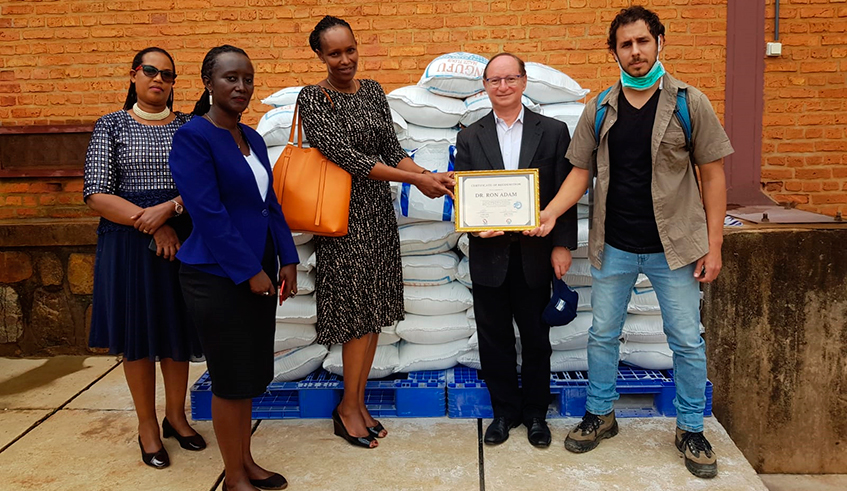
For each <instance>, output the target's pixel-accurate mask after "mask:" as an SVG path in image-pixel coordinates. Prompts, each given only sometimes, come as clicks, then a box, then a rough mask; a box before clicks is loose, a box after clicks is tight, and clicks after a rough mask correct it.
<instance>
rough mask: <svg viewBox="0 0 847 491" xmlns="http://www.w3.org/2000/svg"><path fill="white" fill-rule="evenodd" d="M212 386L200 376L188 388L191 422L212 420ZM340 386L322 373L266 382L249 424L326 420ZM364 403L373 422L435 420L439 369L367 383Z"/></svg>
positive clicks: (440, 399) (441, 401)
mask: <svg viewBox="0 0 847 491" xmlns="http://www.w3.org/2000/svg"><path fill="white" fill-rule="evenodd" d="M211 388H212V384H211V382H210V381H209V373H208V372H206V373H204V374H203V375H202V376H201V377H200V378H199V379H198V380H197V382H196V383H195V384H194V385H193V386H192V387H191V417H192V419H194V420H195V421H202V420H210V419H212V390H211ZM343 392H344V381H343V380H342V379H341V377H339V376H337V375H333V374H331V373H329V372H327V371H325V370H323V369H318V370H317V371H315V372H313V373H311V374H309V375H308V376H307V377H306V378H304V379H303V380H301V381H297V382H272V383H271V384H270V385H268V388H267V390H266V391H265V393H264V394H262V395H261V396H259V397H256V398H254V399H253V419H289V418H329V417H331V415H332V410H333V408H335V406H336V405H338V403H339V402H340V401H341V396H342V394H343ZM365 404H366V405H367V407H368V410H369V411H370V413H371V414H372V415H373V416H374V417H376V418H384V417H405V418H412V417H413V418H424V417H438V416H444V415H445V414H446V404H447V402H446V373H445V371H444V370H435V371H422V372H411V373H408V374H395V375H393V376H391V377H388V378H385V379H380V380H369V381H368V383H367V386H366V388H365Z"/></svg>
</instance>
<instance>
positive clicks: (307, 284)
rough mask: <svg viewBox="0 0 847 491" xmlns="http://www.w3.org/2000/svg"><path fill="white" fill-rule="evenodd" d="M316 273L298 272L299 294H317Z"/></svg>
mask: <svg viewBox="0 0 847 491" xmlns="http://www.w3.org/2000/svg"><path fill="white" fill-rule="evenodd" d="M315 276H316V275H315V272H314V271H309V272H306V271H298V272H297V294H298V295H309V294H312V293H314V292H315V281H316V278H315Z"/></svg>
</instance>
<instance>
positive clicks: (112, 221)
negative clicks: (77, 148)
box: [83, 48, 206, 469]
mask: <svg viewBox="0 0 847 491" xmlns="http://www.w3.org/2000/svg"><path fill="white" fill-rule="evenodd" d="M129 78H130V84H129V91H128V93H127V98H126V102H125V104H124V108H123V110H121V111H116V112H113V113H110V114H107V115H105V116H103V117H102V118H100V119H99V120H98V121H97V124H96V125H95V126H94V131H93V133H92V135H91V141H90V143H89V144H88V152H87V153H86V157H85V186H84V190H83V195H84V198H85V201H86V203H87V204H88V206H89V207H90V208H91V209H92V210H94V211H95V212H97V213H98V214H99V215H100V216H101V217H102V218H101V219H100V226H99V227H98V229H97V235H98V239H97V255H96V259H95V267H94V299H93V306H92V316H91V335H90V338H89V345H90V346H92V347H96V348H108V349H109V353H112V354H116V355H123V367H124V374H125V375H126V381H127V385H128V386H129V390H130V393H131V394H132V400H133V403H134V404H135V412H136V415H137V416H138V445H139V446H140V447H141V456H142V460H143V461H144V463H145V464H147V465H149V466H151V467H155V468H158V469H161V468H164V467H167V466H168V465H169V464H170V460H169V458H168V453H167V451H166V450H165V447H164V445H163V444H162V441H161V439H160V435H159V421H158V419H157V416H156V372H155V370H156V364H155V362H156V361H159V362H160V365H161V368H162V375H163V378H164V382H165V419H164V420H163V421H162V434H163V435H164V436H165V438H168V437H170V436H175V437H176V438H177V440H178V441H179V443H180V446H182V447H183V448H185V449H187V450H202V449H204V448H205V447H206V442H205V441H204V440H203V437H202V436H200V435H199V434H197V432H195V431H194V430H193V429H192V428H191V426H189V424H188V420H187V419H186V417H185V394H186V390H187V387H188V361H189V360H192V359H193V360H196V359H200V358H202V356H203V353H202V350H201V348H200V342H199V340H198V337H197V333H196V331H195V329H194V325H193V324H192V323H191V321H190V320H189V319H188V315H187V313H186V309H185V302H184V300H183V297H182V290H181V289H180V285H179V278H178V271H179V263H178V261H175V260H174V259H175V258H174V256H175V255H176V251H177V250H179V246H180V237H178V236H177V233H176V229H179V230H180V231H183V230H186V229H190V227H191V222H190V219H189V218H188V216H187V215H184V214H182V198H180V197H179V195H178V194H179V193H178V192H177V190H176V186H175V185H174V182H173V179H172V178H171V173H170V169H169V168H168V154H169V153H170V150H171V142H172V139H173V136H174V133H175V132H176V130H177V129H179V127H180V126H182V125H183V124H185V123H186V122H187V121H188V120H189V116H188V115H186V114H183V113H179V112H172V111H171V108H172V107H173V86H174V81H175V79H176V72H175V67H174V62H173V58H171V55H170V54H168V53H167V52H166V51H165V50H163V49H161V48H147V49H144V50H142V51H140V52H139V53H138V54H137V55H136V56H135V59H133V61H132V67H131V70H130V72H129Z"/></svg>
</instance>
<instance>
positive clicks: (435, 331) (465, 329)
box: [397, 312, 474, 344]
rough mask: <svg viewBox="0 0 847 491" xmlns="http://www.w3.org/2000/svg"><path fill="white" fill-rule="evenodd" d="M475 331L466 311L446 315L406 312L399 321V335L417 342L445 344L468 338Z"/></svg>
mask: <svg viewBox="0 0 847 491" xmlns="http://www.w3.org/2000/svg"><path fill="white" fill-rule="evenodd" d="M473 333H474V328H473V327H472V326H471V324H470V322H468V317H467V315H466V314H465V312H457V313H455V314H446V315H415V314H409V313H407V314H406V318H405V319H404V320H402V321H400V322H398V323H397V335H398V336H400V338H401V339H404V340H406V341H408V342H410V343H415V344H444V343H449V342H451V341H456V340H459V339H464V340H467V339H468V338H469V337H470V336H471V334H473Z"/></svg>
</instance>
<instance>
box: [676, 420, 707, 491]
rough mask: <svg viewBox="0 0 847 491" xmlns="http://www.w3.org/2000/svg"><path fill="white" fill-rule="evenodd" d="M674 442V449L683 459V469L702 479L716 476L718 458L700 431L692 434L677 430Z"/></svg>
mask: <svg viewBox="0 0 847 491" xmlns="http://www.w3.org/2000/svg"><path fill="white" fill-rule="evenodd" d="M675 440H676V441H675V442H674V443H676V449H677V450H679V451H680V452H682V456H683V457H685V468H686V469H688V472H690V473H692V474H694V475H695V476H697V477H702V478H703V479H711V478H713V477H715V476H717V475H718V457H717V456H716V455H715V452H714V451H713V450H712V445H711V444H710V443H709V440H706V437H705V436H703V432H702V431H701V432H699V433H692V432H690V431H685V430H681V429H679V428H677V429H676V439H675Z"/></svg>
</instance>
